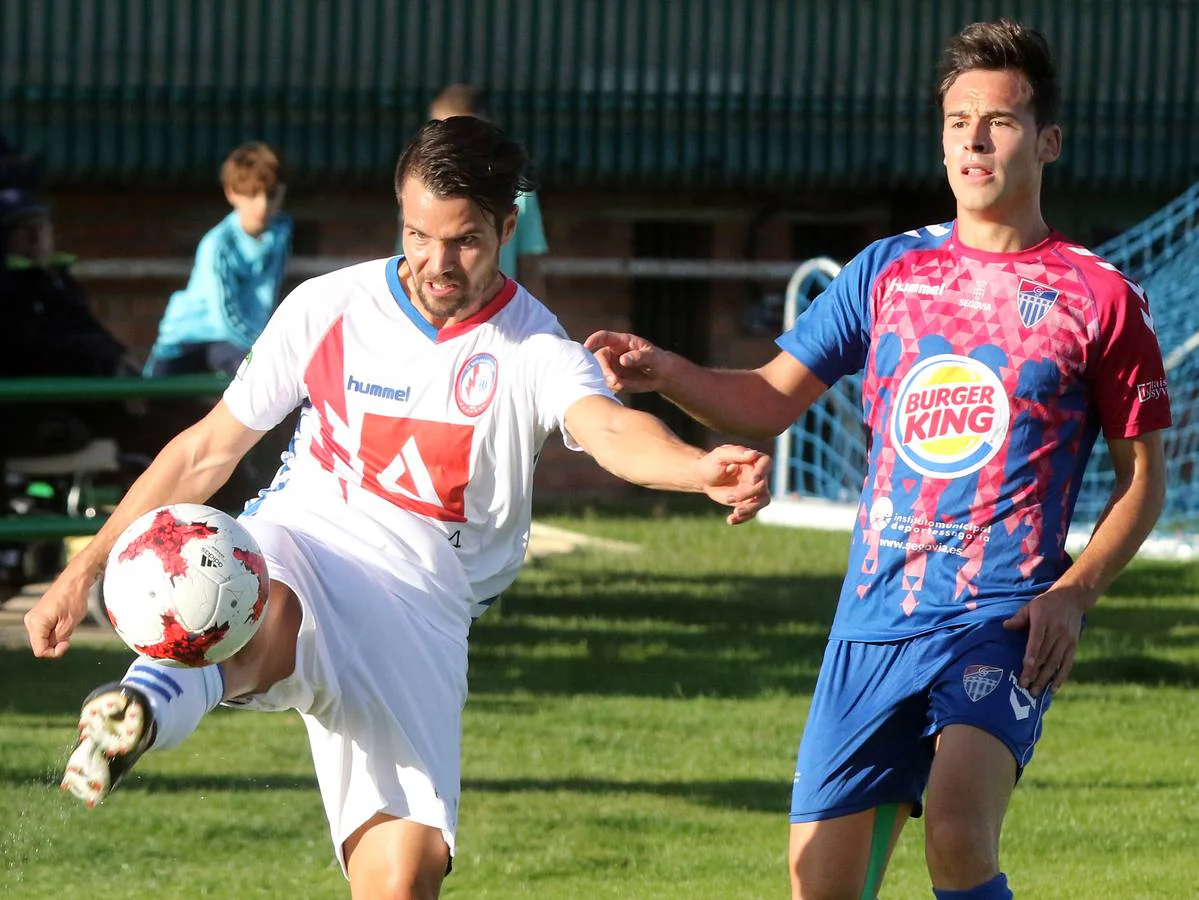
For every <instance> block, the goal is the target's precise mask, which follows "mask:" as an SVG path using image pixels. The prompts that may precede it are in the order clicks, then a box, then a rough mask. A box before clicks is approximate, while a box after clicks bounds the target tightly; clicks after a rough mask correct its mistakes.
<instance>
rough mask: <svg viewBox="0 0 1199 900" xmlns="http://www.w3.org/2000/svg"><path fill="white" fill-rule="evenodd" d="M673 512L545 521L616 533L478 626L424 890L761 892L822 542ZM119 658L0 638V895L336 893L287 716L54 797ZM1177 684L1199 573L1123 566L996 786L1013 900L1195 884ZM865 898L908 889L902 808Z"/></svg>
mask: <svg viewBox="0 0 1199 900" xmlns="http://www.w3.org/2000/svg"><path fill="white" fill-rule="evenodd" d="M692 509H693V508H692V507H690V506H687V507H682V511H681V512H680V511H675V512H668V511H663V510H662V509H661V508H651V507H646V509H645V510H644V511H641V512H639V513H637V514H629V513H627V512H626V513H624V514H616V513H598V512H592V513H581V514H579V515H575V516H569V517H567V516H549V517H546V519H545V520H546V521H548V522H551V523H552V524H556V525H559V526H562V527H567V528H572V529H576V530H580V531H584V532H587V533H590V534H593V535H598V536H603V537H609V538H619V539H621V540H625V541H632V542H634V543H636V544H638V545H640V547H641V550H640V551H639V552H637V553H631V554H618V553H610V552H598V551H596V552H585V553H581V554H575V555H572V556H563V557H551V558H547V559H544V560H540V561H538V562H537V563H535V564H534V565H532V566H530V567H528V568H527V569H526V570H525V572H524V573H523V574H522V575H521V578H520V579H519V581H518V583H517V585H516V586H515V587H514V588H513V589H512V590H510V591H509V592H508V594H506V595H505V598H504V600H503V603H502V606H501V607H500V608H499V609H497V610H495V611H494V612H492V613H489V614H488V616H487V617H485V618H484V619H483V620H481V622H480V623H479V625H478V626H477V628H476V632H475V635H474V637H473V652H472V663H471V685H472V694H471V700H470V702H469V703H468V705H467V715H466V723H465V759H464V768H463V780H464V784H463V789H464V800H463V804H462V816H461V827H460V830H459V855H458V859H457V862H456V864H455V872H454V874H453V875H452V876H451V877H450V878H449V879H448V880H447V882H446V887H445V890H444V891H443V896H445V897H450V898H476V897H478V898H495V900H500V898H526V900H527V898H645V900H649V898H653V900H668V898H678V900H683V898H687V900H693V898H769V897H785V896H787V883H786V866H785V859H786V840H787V824H786V821H787V820H786V811H787V807H788V802H789V795H790V781H791V775H792V771H793V768H794V753H795V748H796V745H797V742H798V739H799V735H800V731H801V726H802V722H803V717H804V715H805V713H806V710H807V702H808V697H809V695H810V692H811V690H812V686H813V682H814V679H815V675H816V671H817V668H818V663H819V658H820V653H821V650H822V646H823V642H824V636H825V633H826V631H827V628H828V624H829V622H830V620H831V615H832V610H833V604H834V600H835V597H836V592H837V586H838V583H839V581H840V577H841V575H842V573H843V568H844V562H845V555H846V550H845V547H846V536H845V535H838V534H823V533H817V532H803V531H795V530H790V529H782V528H768V527H764V526H759V525H756V524H754V525H751V526H748V527H742V528H737V529H730V528H728V527H726V526H724V525H723V524H722V523H721V521H720V515H719V513H718V512H717V511H714V510H708V509H704V510H703V511H702V512H699V513H696V512H693V511H691V510H692ZM126 662H127V658H126V654H125V653H124V652H120V649H119V648H117V647H115V646H113V647H108V646H93V647H87V648H77V649H75V650H73V651H72V652H71V653H70V654H69V655H68V657H67V658H65V659H64V660H61V661H58V662H53V663H48V662H38V661H35V660H33V659H32V658H31V657H30V656H29V655H28V651H26V650H21V649H0V683H2V684H3V686H4V689H3V699H2V702H0V895H2V896H4V897H9V896H12V897H30V898H56V900H71V898H85V897H86V898H89V900H107V898H112V900H116V898H121V900H124V898H130V897H138V896H169V897H178V898H191V897H220V898H267V897H270V898H274V897H287V898H301V897H302V898H325V897H346V896H348V890H347V888H346V885H345V883H344V881H343V880H342V876H341V873H340V871H339V870H338V869H337V868H336V864H335V863H334V861H333V856H332V853H331V848H330V845H329V841H328V836H327V830H326V825H325V820H324V815H323V813H322V810H321V805H320V800H319V796H318V794H317V791H316V787H315V780H314V778H313V775H312V770H311V764H310V762H309V760H308V754H307V745H306V740H305V736H304V732H303V728H302V726H301V724H300V722H299V719H298V717H295V716H294V715H291V714H280V715H262V714H255V713H245V712H231V711H226V710H218V711H217V712H216V713H214V714H213V715H212V716H211V717H210V718H209V719H208V720H207V721H206V722H205V723H204V724H203V726H202V727H201V729H200V731H199V732H197V734H196V735H195V736H194V737H193V738H192V739H190V740H189V742H188V743H187V744H185V745H184V746H183V747H181V748H179V749H178V750H175V751H171V752H169V753H163V754H161V755H153V754H152V755H151V756H148V757H146V758H145V759H144V760H143V761H142V763H141V764H140V765H139V768H138V771H137V774H136V775H135V776H133V777H131V778H130V780H129V781H128V782H127V783H126V784H124V785H123V786H122V787H121V789H120V790H119V791H118V793H117V794H116V795H114V797H113V798H112V800H111V801H110V802H109V803H107V804H105V805H104V806H102V807H101V808H99V809H97V810H94V811H87V810H84V809H83V808H81V807H78V806H77V805H76V804H74V802H73V801H72V802H68V800H67V798H66V797H64V796H63V795H61V794H60V793H59V791H58V790H57V789H56V787H55V786H56V784H57V780H58V775H59V771H60V766H61V764H62V762H63V761H64V759H65V755H66V750H67V742H68V741H69V738H70V734H71V729H72V726H73V722H74V716H75V713H76V711H77V708H78V702H79V699H80V697H81V695H82V694H83V693H85V692H86V690H87V689H88V688H89V687H90V686H91V685H93V684H95V683H97V682H99V681H102V680H105V679H108V678H112V677H116V676H119V675H120V673H121V672H122V671H123V669H124V666H125V665H126ZM1197 684H1199V570H1197V568H1196V567H1195V566H1184V565H1176V564H1163V563H1139V564H1136V565H1135V566H1134V567H1133V568H1132V569H1131V570H1130V571H1129V572H1127V573H1126V574H1125V575H1124V576H1123V577H1122V578H1121V579H1120V580H1119V581H1118V582H1117V583H1116V584H1115V585H1114V587H1113V589H1112V590H1111V592H1110V595H1109V596H1108V597H1107V598H1106V599H1105V600H1104V602H1103V603H1102V604H1101V606H1100V607H1099V609H1098V610H1097V611H1096V612H1095V613H1094V614H1093V615H1092V616H1091V620H1090V625H1089V628H1088V632H1087V635H1086V639H1085V642H1084V647H1083V652H1082V654H1081V656H1080V661H1079V663H1078V666H1077V668H1076V677H1075V679H1074V680H1073V681H1072V682H1071V683H1070V684H1069V685H1068V686H1067V687H1066V689H1064V690H1063V691H1062V692H1061V695H1060V697H1059V698H1058V700H1057V702H1056V703H1055V705H1054V708H1053V710H1052V712H1051V713H1050V715H1049V717H1048V721H1047V725H1046V730H1045V737H1044V739H1043V741H1042V743H1041V745H1040V747H1039V749H1038V753H1037V757H1036V759H1035V760H1034V762H1033V764H1032V765H1031V767H1030V768H1029V770H1028V771H1027V773H1026V775H1025V778H1024V781H1023V783H1022V785H1021V787H1020V788H1019V790H1018V791H1017V792H1016V797H1015V799H1014V801H1013V808H1012V812H1011V815H1010V817H1009V820H1008V822H1009V824H1008V828H1007V830H1006V834H1005V841H1004V848H1003V850H1004V866H1005V868H1006V869H1007V871H1008V872H1009V874H1010V876H1011V880H1012V884H1013V887H1014V888H1015V890H1016V892H1017V896H1021V897H1035V898H1046V900H1057V898H1060V900H1067V898H1068V900H1080V898H1104V900H1122V898H1138V900H1139V898H1191V897H1194V896H1196V893H1197V892H1199V889H1197V888H1196V884H1197V883H1199V860H1197V858H1196V853H1195V840H1196V835H1197V834H1199V790H1197V789H1199V751H1197V749H1196V748H1199V695H1197V694H1196V692H1195V687H1196V685H1197ZM882 896H884V897H888V898H908V897H913V898H922V897H929V896H931V892H929V891H928V889H927V876H926V875H925V872H924V867H923V860H922V852H921V829H920V826H919V823H915V824H913V825H912V826H909V828H908V829H907V831H906V832H905V834H904V837H903V838H902V840H901V843H900V846H899V848H898V850H897V851H896V857H895V860H894V862H893V864H892V869H891V872H890V875H889V878H888V882H887V884H886V886H885V888H884V891H883V894H882Z"/></svg>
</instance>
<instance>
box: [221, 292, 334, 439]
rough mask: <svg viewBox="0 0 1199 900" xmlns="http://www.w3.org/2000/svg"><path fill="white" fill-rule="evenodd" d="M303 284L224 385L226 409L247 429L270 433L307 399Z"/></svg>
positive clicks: (306, 319)
mask: <svg viewBox="0 0 1199 900" xmlns="http://www.w3.org/2000/svg"><path fill="white" fill-rule="evenodd" d="M308 293H309V290H308V283H307V282H306V283H305V284H302V285H300V286H299V287H297V288H296V289H295V290H294V291H292V292H291V294H289V295H288V296H287V297H286V298H285V299H284V301H283V302H282V303H281V304H279V309H278V310H276V311H275V314H274V315H273V316H271V319H270V321H269V322H267V325H266V328H265V329H264V330H263V332H262V334H261V335H260V336H259V338H258V340H256V341H255V342H254V345H253V346H252V347H251V348H250V352H249V353H247V354H246V358H245V359H244V360H242V363H241V366H239V367H238V370H237V374H236V375H235V376H234V377H233V380H232V381H231V382H230V383H229V387H227V388H226V389H225V393H224V398H223V399H224V401H225V405H226V406H228V407H229V411H230V412H232V413H233V415H234V416H235V417H236V418H237V419H238V421H240V422H241V423H242V424H243V425H245V426H246V427H247V428H253V429H254V430H255V431H270V430H271V429H272V428H274V427H275V426H276V425H278V424H279V423H280V422H282V421H283V419H284V418H285V417H286V416H287V414H288V413H290V412H291V411H292V410H293V409H295V408H296V407H297V406H299V405H300V404H301V403H302V402H303V401H304V399H305V398H306V397H307V387H306V386H305V384H304V371H305V368H306V365H307V360H308V357H309V355H310V349H309V348H310V347H311V346H313V343H314V341H313V340H312V334H311V333H312V330H313V327H312V323H311V322H310V320H309V316H308V315H307V310H308V309H309V308H310V305H311V304H309V303H308V302H307V294H308Z"/></svg>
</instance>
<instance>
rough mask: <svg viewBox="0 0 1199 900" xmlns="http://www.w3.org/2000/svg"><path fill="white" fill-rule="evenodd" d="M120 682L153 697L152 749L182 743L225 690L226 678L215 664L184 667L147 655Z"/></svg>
mask: <svg viewBox="0 0 1199 900" xmlns="http://www.w3.org/2000/svg"><path fill="white" fill-rule="evenodd" d="M121 684H129V685H133V687H135V688H137V689H138V690H140V691H141V692H142V693H143V694H145V695H146V697H147V699H149V701H150V710H151V711H152V712H153V713H154V729H155V731H154V743H153V744H152V745H151V749H153V750H166V749H168V748H170V747H175V746H178V745H179V744H182V743H183V740H184V738H186V737H187V736H188V735H189V734H191V733H192V732H193V731H195V730H196V726H197V725H199V724H200V720H201V719H203V718H204V716H206V715H207V714H208V713H209V712H211V711H212V710H213V708H215V707H216V705H217V704H218V703H220V702H221V696H222V695H223V694H224V693H225V679H224V678H223V677H222V675H221V671H220V669H219V668H217V667H216V666H203V667H201V668H197V669H182V668H179V667H177V666H166V665H163V664H162V663H160V662H157V661H156V660H153V659H148V658H146V657H138V658H137V660H135V661H134V663H133V665H131V666H130V667H129V671H127V672H126V673H125V677H124V678H122V679H121Z"/></svg>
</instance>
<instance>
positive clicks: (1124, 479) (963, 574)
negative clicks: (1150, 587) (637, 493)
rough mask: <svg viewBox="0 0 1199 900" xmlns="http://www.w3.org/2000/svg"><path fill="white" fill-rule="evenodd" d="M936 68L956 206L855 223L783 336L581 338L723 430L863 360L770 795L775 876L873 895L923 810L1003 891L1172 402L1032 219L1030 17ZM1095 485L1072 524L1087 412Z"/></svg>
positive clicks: (1097, 292)
mask: <svg viewBox="0 0 1199 900" xmlns="http://www.w3.org/2000/svg"><path fill="white" fill-rule="evenodd" d="M942 74H943V79H942V81H941V84H940V92H939V93H940V100H941V106H942V112H943V123H944V124H943V141H942V143H943V148H944V153H945V166H946V169H947V171H948V176H949V184H950V186H951V187H952V189H953V192H954V196H955V198H956V201H957V217H956V219H955V220H954V221H952V222H949V223H946V224H942V225H933V226H929V227H926V228H921V229H918V230H915V231H911V232H908V233H905V234H902V235H897V236H895V237H892V238H888V239H886V240H882V241H878V242H877V243H875V244H872V245H871V246H870V247H868V248H867V249H866V250H864V251H863V252H862V253H861V254H860V255H858V256H857V257H856V258H855V259H854V260H852V261H851V262H850V263H849V264H848V265H847V266H846V267H845V268H844V270H843V271H842V272H841V274H840V275H839V276H838V277H837V278H836V279H835V280H834V281H833V283H832V284H831V285H829V287H828V289H827V290H826V291H825V292H824V293H823V294H822V295H821V296H820V297H819V298H817V300H816V301H815V302H814V303H813V304H812V306H811V308H810V309H809V310H808V312H807V313H806V314H805V315H804V316H803V317H802V318H801V319H800V320H799V321H798V322H797V323H796V325H795V327H794V328H793V329H792V330H791V331H789V332H787V333H786V334H784V335H783V336H782V337H780V338H779V340H778V344H779V346H780V348H781V349H782V352H781V353H780V354H779V355H778V356H777V357H776V358H775V359H774V360H773V361H771V362H770V363H768V364H766V365H765V366H763V367H761V368H759V369H756V370H753V371H727V370H726V371H713V370H709V369H704V368H701V367H699V366H696V365H694V364H692V363H689V362H687V361H686V360H683V359H682V358H680V357H678V356H676V355H674V354H672V353H668V352H666V351H663V350H661V349H659V348H657V347H655V346H653V345H652V344H649V343H648V342H646V341H644V340H643V339H641V338H638V337H636V336H634V335H628V334H611V333H607V332H600V333H597V334H595V335H592V337H591V338H589V339H588V342H587V345H588V346H589V347H591V348H592V349H593V350H595V351H596V353H597V356H599V358H600V360H601V363H602V364H603V365H604V367H605V369H606V374H607V375H608V381H609V384H610V385H611V386H613V387H614V388H618V389H620V388H624V389H628V390H634V391H636V390H657V391H658V392H660V393H662V394H664V395H666V396H667V397H669V398H670V399H671V400H673V401H674V402H675V403H677V404H678V405H680V406H681V407H683V408H684V409H686V410H688V411H689V412H691V414H692V415H694V416H695V417H696V418H698V419H700V420H701V421H703V422H706V423H708V424H710V425H712V426H713V427H715V428H717V429H719V430H721V431H726V432H732V433H739V434H748V435H762V436H764V435H769V434H777V433H778V432H780V431H782V430H783V429H784V428H786V427H787V426H789V425H790V424H791V423H792V422H793V421H795V419H796V418H798V417H799V416H800V415H801V414H802V413H803V412H804V411H805V410H806V409H807V408H808V407H809V405H810V404H811V403H812V402H813V401H814V400H816V399H817V398H818V397H819V396H820V395H821V394H822V393H823V392H824V391H825V390H826V389H827V387H828V386H829V385H831V384H833V383H834V382H835V381H836V380H837V379H838V378H840V377H842V376H843V375H848V374H850V373H853V372H857V371H859V370H864V373H865V374H864V382H863V415H864V421H865V423H866V425H867V426H868V428H869V429H870V435H871V440H870V449H869V470H868V473H867V476H866V480H865V483H864V485H863V490H862V496H861V501H860V504H859V508H858V517H857V523H856V527H855V529H854V534H853V539H852V545H851V549H850V562H849V571H848V573H847V577H846V579H845V583H844V587H843V589H842V591H841V597H840V601H839V604H838V607H837V614H836V618H835V620H834V623H833V627H832V633H831V635H830V641H829V645H828V649H827V652H826V655H825V658H824V663H823V666H822V669H821V673H820V678H819V681H818V684H817V688H816V694H815V697H814V699H813V703H812V707H811V711H810V713H809V718H808V723H807V726H806V728H805V730H804V735H803V740H802V741H801V744H800V749H799V759H798V763H797V767H796V773H795V784H794V789H793V795H792V807H791V822H792V825H791V851H790V868H791V881H792V892H793V895H794V897H796V898H804V900H810V898H832V897H837V898H848V897H852V898H858V897H874V896H875V894H876V891H877V890H878V887H879V885H880V883H881V881H882V876H883V872H884V870H885V867H886V863H887V860H888V857H889V855H890V852H891V849H892V848H893V847H894V842H895V839H896V838H897V837H898V835H899V831H900V829H901V828H902V827H903V824H904V822H905V821H906V819H907V818H909V817H911V816H917V815H920V814H921V811H923V813H924V816H925V822H926V824H925V847H926V855H927V862H928V869H929V873H930V875H931V879H932V884H933V893H934V894H935V895H936V896H937V897H938V898H943V900H949V898H954V900H998V898H1010V897H1012V893H1011V890H1010V889H1009V887H1008V886H1007V879H1006V876H1005V875H1004V874H1003V873H1002V872H1001V871H1000V866H999V835H1000V830H1001V828H1002V824H1003V818H1004V814H1005V812H1006V809H1007V805H1008V801H1009V799H1010V797H1011V793H1012V790H1013V788H1014V787H1015V784H1016V780H1017V778H1018V777H1019V774H1020V772H1021V770H1022V769H1023V767H1024V766H1025V765H1026V764H1027V763H1028V761H1029V759H1030V758H1031V756H1032V752H1033V747H1034V746H1035V744H1036V741H1037V739H1038V737H1039V736H1040V732H1041V725H1042V720H1043V717H1044V715H1045V712H1046V710H1047V709H1048V707H1049V705H1050V702H1051V700H1052V696H1053V691H1054V690H1056V689H1057V688H1058V687H1060V686H1061V684H1062V683H1063V682H1064V681H1065V680H1066V679H1067V678H1068V677H1069V674H1070V669H1071V666H1072V665H1073V661H1074V655H1075V651H1076V649H1077V646H1078V640H1079V635H1080V632H1081V630H1082V620H1083V615H1084V613H1085V612H1086V611H1087V610H1088V609H1089V608H1090V607H1091V606H1093V605H1094V604H1095V602H1096V601H1097V600H1098V599H1099V596H1100V594H1101V593H1102V592H1103V590H1104V589H1105V588H1106V587H1107V586H1108V585H1109V584H1110V583H1111V581H1112V579H1113V578H1114V577H1115V576H1116V574H1117V573H1118V572H1119V571H1120V570H1121V569H1122V568H1123V566H1124V565H1125V564H1126V563H1127V562H1128V560H1129V559H1130V558H1131V557H1132V556H1133V555H1134V554H1135V552H1136V550H1137V548H1138V547H1139V546H1140V544H1141V542H1142V541H1143V540H1144V538H1145V537H1146V535H1147V534H1148V533H1149V531H1150V529H1151V528H1152V526H1153V524H1154V522H1155V521H1156V519H1157V517H1158V515H1159V513H1160V511H1161V505H1162V500H1163V495H1164V474H1163V473H1164V461H1163V454H1162V446H1161V440H1160V434H1159V430H1160V429H1162V428H1164V427H1166V426H1168V425H1169V424H1170V409H1169V400H1168V395H1167V390H1166V382H1165V375H1164V371H1163V365H1162V358H1161V352H1160V350H1159V348H1158V344H1157V339H1156V337H1155V335H1154V331H1153V320H1152V318H1151V316H1150V313H1149V307H1148V303H1147V301H1146V298H1145V295H1144V293H1143V292H1142V291H1141V289H1140V288H1139V287H1138V286H1137V285H1135V284H1134V283H1132V282H1131V281H1129V280H1128V279H1126V278H1125V277H1124V276H1123V275H1121V274H1120V272H1118V271H1117V270H1116V269H1115V268H1114V267H1113V266H1111V265H1109V264H1108V263H1106V262H1104V261H1103V260H1101V259H1099V258H1097V257H1096V256H1095V255H1094V254H1092V253H1090V252H1089V251H1087V250H1086V249H1084V248H1082V247H1080V246H1078V245H1076V244H1073V243H1071V242H1069V241H1068V240H1066V239H1065V238H1064V237H1062V235H1060V234H1058V233H1057V232H1056V231H1054V230H1053V229H1052V228H1050V227H1049V226H1048V225H1047V224H1046V223H1045V220H1044V219H1043V217H1042V215H1041V207H1040V188H1041V175H1042V170H1043V167H1044V165H1045V164H1046V163H1050V162H1053V161H1054V160H1056V159H1057V157H1058V155H1059V153H1060V150H1061V140H1062V135H1061V130H1060V128H1059V126H1058V125H1057V106H1058V92H1057V85H1056V81H1055V73H1054V64H1053V61H1052V57H1051V55H1050V52H1049V48H1048V46H1047V45H1046V43H1045V41H1044V39H1043V38H1042V37H1041V35H1040V34H1038V33H1037V32H1035V31H1032V30H1030V29H1028V28H1025V27H1024V26H1021V25H1019V24H1016V23H1012V22H1007V21H1000V22H993V23H983V24H975V25H971V26H969V27H968V28H966V29H964V30H963V31H962V32H961V33H960V34H959V35H958V36H957V37H956V38H955V39H954V40H953V41H952V42H951V44H950V45H949V47H948V48H947V50H946V54H945V59H944V64H943V72H942ZM1100 431H1102V432H1103V435H1104V437H1105V439H1106V440H1107V443H1108V446H1109V448H1110V451H1111V456H1112V461H1113V465H1114V467H1115V472H1116V489H1115V490H1114V492H1113V494H1112V496H1111V500H1110V502H1109V504H1108V506H1107V508H1106V510H1105V514H1104V515H1103V516H1102V518H1101V521H1100V522H1099V524H1098V526H1097V527H1096V529H1095V531H1094V534H1093V535H1092V537H1091V540H1090V543H1089V545H1088V546H1087V548H1086V550H1085V551H1084V552H1083V553H1081V554H1080V555H1079V557H1078V559H1077V560H1074V561H1073V562H1072V561H1071V559H1070V557H1069V556H1068V555H1067V554H1066V552H1065V548H1064V545H1065V539H1066V531H1067V528H1068V526H1069V523H1070V517H1071V514H1072V513H1073V510H1074V503H1075V499H1076V498H1077V495H1078V489H1079V483H1080V481H1081V479H1082V475H1083V471H1084V469H1085V468H1086V464H1087V459H1088V457H1089V455H1090V452H1091V448H1092V445H1093V443H1094V441H1095V438H1096V436H1097V434H1098V433H1099V432H1100Z"/></svg>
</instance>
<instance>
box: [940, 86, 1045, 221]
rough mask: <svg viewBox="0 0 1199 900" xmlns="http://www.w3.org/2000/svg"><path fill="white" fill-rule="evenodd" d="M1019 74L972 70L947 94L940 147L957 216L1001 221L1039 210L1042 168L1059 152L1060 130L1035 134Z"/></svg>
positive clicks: (1026, 89) (1026, 91)
mask: <svg viewBox="0 0 1199 900" xmlns="http://www.w3.org/2000/svg"><path fill="white" fill-rule="evenodd" d="M1031 100H1032V88H1031V87H1030V86H1029V84H1028V80H1027V79H1026V78H1025V77H1024V75H1023V74H1022V73H1020V72H1013V71H1008V70H1001V71H993V70H989V69H973V70H971V71H968V72H964V73H962V74H961V75H959V76H958V78H957V80H956V81H954V83H953V84H952V85H951V86H950V88H949V90H948V91H947V92H946V94H945V100H944V102H943V104H942V111H943V113H944V120H943V126H942V132H941V146H942V148H943V149H944V151H945V169H946V172H947V173H948V175H949V186H950V188H952V189H953V195H954V197H955V198H956V199H957V205H958V215H959V216H961V215H963V214H966V215H969V214H974V215H975V216H976V217H978V218H982V219H988V220H999V221H1005V220H1008V219H1014V218H1016V217H1018V216H1019V215H1020V214H1021V213H1024V212H1026V211H1027V210H1028V209H1029V206H1030V204H1031V206H1032V208H1035V209H1039V202H1040V192H1041V168H1042V167H1043V166H1044V164H1045V163H1047V162H1052V161H1053V160H1055V159H1057V157H1058V155H1059V154H1060V152H1061V129H1060V128H1058V126H1057V125H1047V126H1045V127H1044V128H1043V129H1041V130H1040V131H1039V132H1038V131H1037V123H1036V117H1035V115H1034V114H1033V110H1032V107H1031V105H1030V103H1031Z"/></svg>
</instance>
